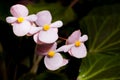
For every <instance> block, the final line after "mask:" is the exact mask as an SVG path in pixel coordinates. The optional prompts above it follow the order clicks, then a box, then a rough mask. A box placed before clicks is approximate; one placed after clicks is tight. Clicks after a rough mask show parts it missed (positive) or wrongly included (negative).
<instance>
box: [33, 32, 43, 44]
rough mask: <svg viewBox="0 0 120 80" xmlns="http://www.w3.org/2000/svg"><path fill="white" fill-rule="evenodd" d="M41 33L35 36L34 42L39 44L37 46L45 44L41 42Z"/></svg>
mask: <svg viewBox="0 0 120 80" xmlns="http://www.w3.org/2000/svg"><path fill="white" fill-rule="evenodd" d="M38 35H39V33H36V34H35V35H34V36H33V39H34V41H35V43H37V44H43V43H42V42H41V41H39V39H38V38H39V36H38Z"/></svg>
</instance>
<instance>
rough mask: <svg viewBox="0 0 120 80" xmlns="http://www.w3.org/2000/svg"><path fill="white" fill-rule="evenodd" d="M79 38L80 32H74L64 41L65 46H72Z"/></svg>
mask: <svg viewBox="0 0 120 80" xmlns="http://www.w3.org/2000/svg"><path fill="white" fill-rule="evenodd" d="M80 36H81V32H80V30H76V31H74V32H73V33H72V34H71V35H70V36H69V37H68V39H67V40H66V44H73V43H74V42H75V41H77V40H79V37H80Z"/></svg>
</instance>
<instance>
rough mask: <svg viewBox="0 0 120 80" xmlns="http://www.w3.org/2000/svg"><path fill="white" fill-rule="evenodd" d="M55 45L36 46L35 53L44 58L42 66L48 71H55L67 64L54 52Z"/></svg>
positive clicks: (66, 61) (65, 60)
mask: <svg viewBox="0 0 120 80" xmlns="http://www.w3.org/2000/svg"><path fill="white" fill-rule="evenodd" d="M56 47H57V43H52V44H40V45H37V46H36V52H37V54H38V55H39V56H45V57H44V64H45V66H46V68H47V69H48V70H52V71H53V70H57V69H59V68H60V67H62V66H64V65H66V64H67V63H68V60H67V59H64V58H63V57H62V55H61V54H60V53H59V52H57V51H56Z"/></svg>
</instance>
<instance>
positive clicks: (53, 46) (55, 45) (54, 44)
mask: <svg viewBox="0 0 120 80" xmlns="http://www.w3.org/2000/svg"><path fill="white" fill-rule="evenodd" d="M52 44H53V45H52V47H51V48H50V50H53V51H55V50H56V48H57V43H56V42H55V43H52Z"/></svg>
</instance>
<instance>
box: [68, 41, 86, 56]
mask: <svg viewBox="0 0 120 80" xmlns="http://www.w3.org/2000/svg"><path fill="white" fill-rule="evenodd" d="M69 52H70V55H71V56H73V57H76V58H84V57H86V55H87V50H86V47H85V45H84V44H83V43H81V46H80V47H72V48H71V50H70V51H69Z"/></svg>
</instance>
